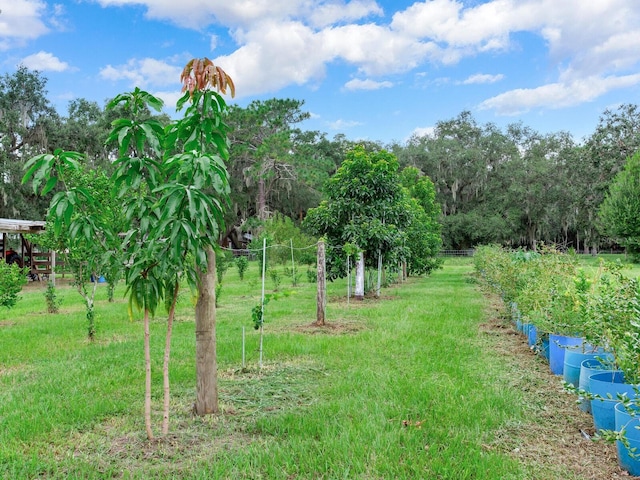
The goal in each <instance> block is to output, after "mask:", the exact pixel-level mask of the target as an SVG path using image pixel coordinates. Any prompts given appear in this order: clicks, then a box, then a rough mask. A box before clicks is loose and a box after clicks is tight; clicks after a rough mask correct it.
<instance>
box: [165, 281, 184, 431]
mask: <svg viewBox="0 0 640 480" xmlns="http://www.w3.org/2000/svg"><path fill="white" fill-rule="evenodd" d="M179 291H180V283H178V282H176V285H175V288H174V290H173V300H172V301H171V308H170V309H169V317H168V318H167V336H166V338H165V342H164V363H163V365H162V380H163V383H164V410H163V412H162V434H163V435H167V434H168V433H169V410H170V407H171V388H170V383H169V360H170V358H171V333H172V331H173V319H174V318H175V315H176V303H177V302H178V292H179Z"/></svg>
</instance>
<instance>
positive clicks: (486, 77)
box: [460, 73, 504, 85]
mask: <svg viewBox="0 0 640 480" xmlns="http://www.w3.org/2000/svg"><path fill="white" fill-rule="evenodd" d="M503 78H504V75H503V74H501V73H499V74H497V75H490V74H488V73H476V74H475V75H471V76H469V77H467V78H466V79H465V80H463V81H462V82H460V83H462V84H463V85H473V84H482V83H496V82H499V81H500V80H502V79H503Z"/></svg>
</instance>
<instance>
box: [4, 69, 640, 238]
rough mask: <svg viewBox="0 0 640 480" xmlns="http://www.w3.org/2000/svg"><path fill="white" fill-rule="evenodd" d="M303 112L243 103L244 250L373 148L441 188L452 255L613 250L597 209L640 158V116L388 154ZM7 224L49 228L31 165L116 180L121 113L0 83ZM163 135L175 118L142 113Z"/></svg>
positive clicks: (235, 154) (24, 75)
mask: <svg viewBox="0 0 640 480" xmlns="http://www.w3.org/2000/svg"><path fill="white" fill-rule="evenodd" d="M303 107H304V102H302V101H298V100H292V99H271V100H266V101H255V102H252V103H250V104H249V105H248V106H247V107H245V108H242V107H239V106H236V105H232V106H230V108H229V112H228V115H226V117H225V119H226V123H227V124H228V125H229V127H230V130H229V139H230V147H229V151H230V156H229V161H228V164H227V167H228V169H229V173H230V179H231V180H230V181H231V185H230V187H231V208H229V209H228V210H227V212H226V218H225V220H226V225H227V232H225V234H227V235H228V236H229V238H230V239H231V241H232V245H233V246H240V245H239V242H238V241H237V239H238V238H240V236H241V233H242V232H243V231H251V230H253V228H254V227H255V225H256V223H257V222H256V221H255V220H256V219H257V220H263V219H265V218H267V217H268V216H269V215H271V214H273V213H274V212H280V213H282V214H284V215H286V216H288V217H290V218H292V219H294V220H295V221H296V222H297V223H299V222H300V221H301V220H302V219H303V218H304V216H305V215H306V213H307V211H308V210H309V209H311V208H314V207H317V206H318V205H319V203H320V201H321V199H322V188H323V185H324V184H325V183H326V181H327V180H328V178H329V177H330V176H331V175H332V174H334V173H335V172H336V171H337V169H338V168H339V167H340V165H341V164H342V162H343V161H344V159H345V158H346V152H348V151H349V150H351V149H352V148H353V147H354V146H355V145H358V144H360V145H362V146H363V147H364V149H365V150H366V151H367V152H370V153H375V152H380V151H382V150H383V149H387V150H389V151H390V152H392V153H393V154H394V155H395V156H396V157H397V159H398V161H399V165H400V167H401V168H404V167H407V166H412V167H416V168H418V169H419V170H420V172H421V173H423V174H425V175H427V176H429V177H430V178H431V180H432V181H433V183H434V185H435V192H436V202H437V203H438V204H440V205H441V207H442V222H443V230H442V237H443V242H444V246H445V248H453V249H462V248H469V247H472V246H474V245H477V244H484V243H502V244H506V245H512V246H521V245H524V246H529V247H535V245H536V243H537V242H540V241H544V242H554V243H558V244H563V245H566V246H573V247H575V248H577V249H579V250H589V249H597V248H599V247H600V246H603V245H607V244H611V243H612V242H614V241H616V238H610V236H609V235H610V232H609V231H607V230H606V229H604V228H602V227H601V226H599V225H598V215H597V211H598V208H599V207H600V205H601V204H602V202H603V200H604V198H605V196H606V193H607V191H608V189H609V186H610V184H611V182H612V180H613V178H614V177H615V175H616V174H617V173H618V172H620V171H621V170H622V169H623V166H624V162H625V160H626V159H627V158H628V157H630V156H632V155H633V153H634V152H636V151H637V150H638V149H639V148H640V110H639V109H638V107H637V106H636V105H631V104H627V105H621V106H620V107H618V108H617V109H616V110H606V111H605V112H603V114H602V116H601V118H600V121H599V123H598V125H597V127H596V129H595V131H594V132H593V133H592V134H591V135H590V136H588V137H587V138H586V139H585V140H584V141H582V142H577V141H576V140H575V139H574V138H572V136H571V135H570V134H568V133H567V132H557V133H549V134H541V133H539V132H537V131H535V130H533V129H531V128H529V127H527V126H525V125H523V124H521V123H514V124H512V125H509V126H508V127H506V128H505V129H500V128H498V127H497V126H496V125H493V124H491V123H488V124H484V125H482V124H479V123H478V122H477V121H476V120H475V119H474V118H473V116H472V115H471V113H469V112H462V113H461V114H460V115H458V116H457V117H455V118H452V119H448V120H443V121H440V122H438V123H437V124H436V126H435V129H434V131H433V132H432V133H431V134H427V135H415V136H413V137H412V138H410V139H409V140H408V141H407V142H404V143H400V142H395V143H393V144H390V145H382V144H380V143H377V142H352V141H349V140H347V139H346V137H345V136H344V135H337V136H335V137H334V138H333V139H329V138H328V137H327V136H326V134H324V133H322V132H317V131H305V130H303V129H301V128H300V124H301V122H303V121H304V120H305V119H307V118H308V117H309V114H308V113H307V112H306V111H304V109H303ZM0 112H1V115H0V173H1V174H2V179H3V181H2V182H0V193H1V194H2V195H0V217H9V218H30V219H42V218H43V217H44V213H45V210H46V206H47V204H48V202H47V200H48V199H41V198H38V197H36V196H34V195H33V194H32V193H31V192H29V191H28V189H26V188H25V187H24V186H21V185H20V183H19V181H17V180H18V179H19V178H20V175H21V171H22V166H23V164H24V161H25V159H26V158H29V156H31V155H34V154H38V153H43V152H46V151H49V152H50V151H52V147H53V146H55V147H56V148H58V147H60V148H63V149H73V150H77V151H80V152H82V153H84V154H86V158H87V166H88V167H89V168H96V169H101V170H103V171H104V172H105V175H107V176H109V175H110V174H111V172H112V169H113V159H115V158H117V151H115V149H114V147H113V146H111V147H109V146H108V145H105V143H104V140H106V138H107V136H108V134H109V130H110V128H111V127H110V125H111V122H112V121H113V119H115V118H122V117H126V116H127V115H128V113H127V112H126V111H124V110H122V109H121V108H120V107H117V108H115V109H105V108H101V107H100V106H99V105H98V104H97V103H95V102H91V101H87V100H84V99H77V100H74V101H72V102H71V103H70V105H69V112H68V114H67V116H61V115H59V114H58V113H57V112H56V111H55V110H54V109H53V107H52V106H51V104H50V102H49V101H48V100H47V95H46V78H44V77H43V76H42V75H41V74H40V73H38V72H33V71H29V70H27V69H26V68H22V67H21V68H19V69H18V70H17V71H16V72H15V73H14V74H13V75H5V76H4V77H1V78H0ZM140 115H141V116H146V117H147V118H151V117H153V118H155V119H156V120H158V121H159V122H160V123H161V124H162V125H166V124H168V123H169V121H170V119H169V118H168V117H167V116H166V115H162V114H152V112H151V111H149V110H148V109H146V110H143V111H142V112H141V113H140Z"/></svg>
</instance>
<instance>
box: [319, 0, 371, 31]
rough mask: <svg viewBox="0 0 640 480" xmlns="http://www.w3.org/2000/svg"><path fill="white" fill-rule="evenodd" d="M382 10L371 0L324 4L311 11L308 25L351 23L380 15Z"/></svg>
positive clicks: (322, 25)
mask: <svg viewBox="0 0 640 480" xmlns="http://www.w3.org/2000/svg"><path fill="white" fill-rule="evenodd" d="M316 3H317V2H316ZM382 13H383V12H382V8H380V7H379V6H378V4H377V3H376V2H375V1H373V0H362V1H355V0H354V1H351V2H349V3H347V4H346V5H345V3H344V2H331V3H324V4H320V5H318V6H316V7H315V8H313V9H312V10H311V14H310V16H309V21H310V23H311V24H312V25H313V26H315V27H326V26H328V25H333V24H335V23H339V22H352V21H355V20H360V19H362V18H366V17H369V16H372V15H382Z"/></svg>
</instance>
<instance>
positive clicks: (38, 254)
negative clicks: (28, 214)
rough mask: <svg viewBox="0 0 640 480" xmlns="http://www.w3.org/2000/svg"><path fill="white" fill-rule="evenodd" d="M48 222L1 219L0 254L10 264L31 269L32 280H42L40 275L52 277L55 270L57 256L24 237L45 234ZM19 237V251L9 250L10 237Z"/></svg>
mask: <svg viewBox="0 0 640 480" xmlns="http://www.w3.org/2000/svg"><path fill="white" fill-rule="evenodd" d="M45 225H46V222H44V221H37V220H16V219H12V218H0V254H1V255H2V258H3V259H5V261H7V262H9V263H13V262H14V261H15V262H17V263H18V264H19V265H20V266H26V267H29V268H30V272H31V276H32V278H37V279H40V275H50V274H51V273H52V271H53V268H54V263H53V262H55V255H54V254H53V253H52V252H43V251H40V250H38V248H37V246H36V245H34V244H33V243H32V242H30V241H28V240H27V239H26V238H25V237H24V235H25V234H28V233H36V234H37V233H42V232H44V229H45ZM12 236H13V237H14V238H15V237H17V238H18V239H19V240H18V242H19V247H18V249H17V250H12V249H10V248H9V242H10V237H12Z"/></svg>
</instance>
